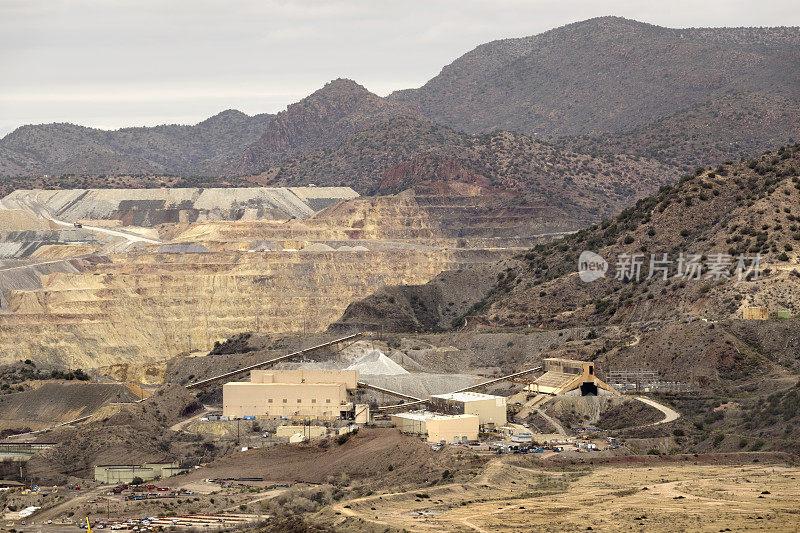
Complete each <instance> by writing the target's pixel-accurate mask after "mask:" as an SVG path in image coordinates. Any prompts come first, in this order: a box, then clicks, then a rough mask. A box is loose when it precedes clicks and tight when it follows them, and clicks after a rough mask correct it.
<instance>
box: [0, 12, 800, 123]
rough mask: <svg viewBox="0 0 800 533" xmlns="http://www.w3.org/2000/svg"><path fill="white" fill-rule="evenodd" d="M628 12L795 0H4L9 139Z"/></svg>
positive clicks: (674, 22)
mask: <svg viewBox="0 0 800 533" xmlns="http://www.w3.org/2000/svg"><path fill="white" fill-rule="evenodd" d="M602 15H620V16H624V17H628V18H633V19H636V20H640V21H643V22H650V23H653V24H658V25H662V26H671V27H690V26H780V25H784V26H796V25H800V9H798V8H797V3H796V0H782V1H776V0H760V1H752V0H750V1H744V0H702V1H697V0H690V1H685V0H672V1H659V0H653V1H643V0H632V1H607V0H578V1H573V0H558V1H553V0H535V1H523V0H490V1H489V0H487V1H477V0H452V1H450V0H402V1H386V0H363V1H362V0H339V1H321V0H282V1H281V0H274V1H273V0H217V1H212V0H154V1H151V0H130V1H128V0H50V1H39V0H0V135H5V134H6V133H8V132H10V131H11V130H13V129H14V128H16V127H18V126H20V125H23V124H31V123H41V122H73V123H77V124H84V125H88V126H95V127H102V128H118V127H122V126H132V125H155V124H163V123H183V124H193V123H196V122H198V121H200V120H202V119H204V118H206V117H208V116H210V115H213V114H215V113H217V112H219V111H221V110H223V109H229V108H235V109H240V110H242V111H244V112H246V113H249V114H254V113H260V112H277V111H280V110H281V109H284V108H285V107H286V105H287V104H289V103H292V102H294V101H297V100H299V99H300V98H302V97H304V96H306V95H308V94H309V93H311V92H312V91H314V90H316V89H317V88H319V87H321V86H322V85H323V84H324V83H325V82H327V81H329V80H331V79H334V78H337V77H347V78H352V79H354V80H356V81H358V82H359V83H361V84H362V85H364V86H366V87H367V88H368V89H370V90H371V91H373V92H376V93H378V94H381V95H386V94H388V93H390V92H391V91H393V90H395V89H403V88H408V87H418V86H420V85H422V84H424V83H425V82H426V81H427V80H428V79H430V78H431V77H433V76H435V75H436V74H437V73H438V72H439V70H441V68H442V67H443V66H444V65H446V64H448V63H450V62H451V61H453V60H454V59H455V58H457V57H458V56H460V55H461V54H463V53H465V52H467V51H469V50H470V49H472V48H474V47H475V46H476V45H478V44H481V43H484V42H487V41H491V40H494V39H500V38H505V37H521V36H525V35H533V34H536V33H541V32H543V31H546V30H548V29H551V28H554V27H557V26H561V25H563V24H567V23H570V22H575V21H578V20H583V19H587V18H591V17H596V16H602Z"/></svg>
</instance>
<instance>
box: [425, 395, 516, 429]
mask: <svg viewBox="0 0 800 533" xmlns="http://www.w3.org/2000/svg"><path fill="white" fill-rule="evenodd" d="M430 404H431V406H432V409H433V410H434V411H438V412H441V413H445V414H456V415H465V414H466V415H476V416H477V417H478V423H479V424H480V425H482V426H493V427H500V426H504V425H505V424H506V399H505V398H504V397H503V396H494V395H492V394H482V393H480V392H451V393H449V394H435V395H433V396H431V397H430Z"/></svg>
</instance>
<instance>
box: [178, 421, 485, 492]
mask: <svg viewBox="0 0 800 533" xmlns="http://www.w3.org/2000/svg"><path fill="white" fill-rule="evenodd" d="M472 456H473V454H472V453H468V450H465V449H463V448H460V447H458V448H453V447H448V448H445V449H443V450H441V451H438V452H434V451H433V450H431V448H430V446H428V445H427V444H425V443H424V442H422V441H420V440H418V439H416V438H414V437H409V436H407V435H402V434H400V432H399V431H398V430H396V429H394V428H377V429H362V430H360V431H359V432H358V433H357V434H355V435H353V436H352V437H351V438H350V439H348V440H347V442H345V443H343V444H337V443H335V442H333V443H329V444H328V445H327V446H326V447H322V446H320V445H319V444H318V443H310V444H279V445H276V446H270V447H268V448H258V449H253V450H248V451H246V452H236V453H234V454H233V455H230V456H227V457H223V458H221V459H218V460H216V461H214V462H212V463H210V464H208V465H205V466H204V467H203V468H201V469H199V470H195V471H192V472H189V473H188V474H185V475H183V476H178V477H176V478H173V480H171V482H172V483H174V484H176V485H179V486H182V485H184V484H187V483H194V482H198V481H202V480H203V479H206V478H223V479H226V478H241V477H263V478H264V480H265V481H267V482H271V483H292V482H295V481H303V482H311V483H320V484H321V483H325V482H326V480H327V479H328V478H329V477H330V476H341V475H346V476H348V477H349V478H352V479H353V480H359V481H362V482H363V483H365V484H367V485H370V486H381V487H383V486H402V485H409V486H410V485H421V484H425V483H430V482H432V481H434V480H438V479H441V477H442V472H443V471H444V470H446V469H450V470H452V471H455V470H457V469H458V468H468V469H473V468H474V470H475V471H477V470H478V469H479V468H480V467H481V465H482V464H483V463H484V462H485V459H475V458H474V457H472Z"/></svg>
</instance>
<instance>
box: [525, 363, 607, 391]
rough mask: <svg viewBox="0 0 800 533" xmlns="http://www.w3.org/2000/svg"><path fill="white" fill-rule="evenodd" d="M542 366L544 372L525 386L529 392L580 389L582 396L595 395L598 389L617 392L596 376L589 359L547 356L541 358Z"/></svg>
mask: <svg viewBox="0 0 800 533" xmlns="http://www.w3.org/2000/svg"><path fill="white" fill-rule="evenodd" d="M542 367H543V369H544V374H542V375H541V376H539V377H538V378H537V379H536V381H534V382H533V383H531V384H530V385H528V387H527V389H528V390H530V391H531V392H538V393H540V394H553V395H555V394H564V393H567V392H570V391H572V390H575V389H580V393H581V395H582V396H597V394H598V392H599V390H600V389H603V390H607V391H609V392H611V393H614V394H619V392H617V391H616V390H614V388H613V387H611V386H610V385H607V384H606V383H604V382H603V381H601V380H600V379H599V378H598V377H597V375H596V374H595V372H594V363H593V362H591V361H580V360H577V359H562V358H559V357H549V358H546V359H542Z"/></svg>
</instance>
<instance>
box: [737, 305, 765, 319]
mask: <svg viewBox="0 0 800 533" xmlns="http://www.w3.org/2000/svg"><path fill="white" fill-rule="evenodd" d="M742 318H743V319H744V320H769V309H768V308H766V307H744V308H742Z"/></svg>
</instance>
